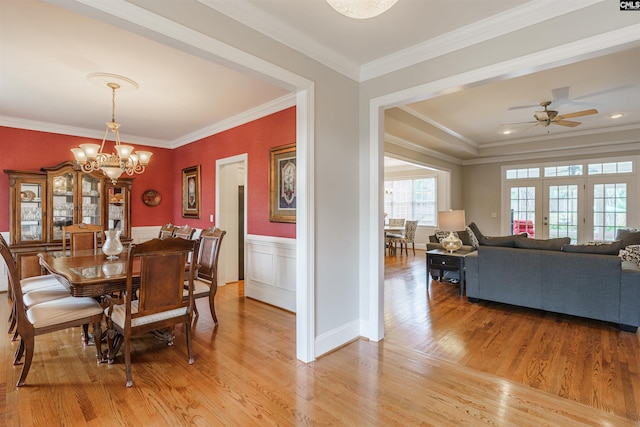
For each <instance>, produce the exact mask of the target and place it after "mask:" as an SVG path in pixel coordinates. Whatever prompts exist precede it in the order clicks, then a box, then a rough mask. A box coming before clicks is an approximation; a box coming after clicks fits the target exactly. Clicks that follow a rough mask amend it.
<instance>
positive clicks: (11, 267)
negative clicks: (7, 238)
mask: <svg viewBox="0 0 640 427" xmlns="http://www.w3.org/2000/svg"><path fill="white" fill-rule="evenodd" d="M0 254H1V255H2V258H3V259H4V262H5V264H6V265H7V270H8V276H9V286H10V287H11V290H12V292H13V300H14V302H15V316H16V332H17V334H18V336H19V337H20V344H19V345H18V348H17V349H16V353H15V357H14V365H19V364H20V360H22V357H23V356H24V364H23V366H22V372H21V373H20V378H19V379H18V382H17V383H16V386H17V387H22V386H23V385H24V382H25V380H26V378H27V374H28V373H29V369H30V368H31V362H32V360H33V354H34V350H35V337H36V336H37V335H43V334H46V333H49V332H55V331H60V330H63V329H67V328H70V327H72V326H83V325H86V324H89V323H92V324H93V335H94V337H97V338H95V339H94V341H95V345H96V357H97V358H98V359H100V357H101V355H102V350H101V343H100V336H102V331H101V325H100V323H101V321H102V315H103V308H102V306H101V305H100V304H99V303H98V301H96V300H95V299H93V298H90V297H73V296H71V295H69V296H67V297H64V298H57V299H54V300H51V301H45V302H41V303H39V304H35V305H33V306H32V307H29V308H27V307H26V306H25V304H24V301H23V293H22V286H21V285H20V279H19V277H18V269H17V266H16V263H15V261H14V260H13V257H12V256H11V251H10V250H9V247H8V246H7V245H5V242H4V241H1V242H0ZM88 339H89V337H88V335H87V334H85V344H88ZM45 358H46V355H45Z"/></svg>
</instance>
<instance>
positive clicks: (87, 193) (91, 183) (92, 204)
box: [80, 174, 102, 225]
mask: <svg viewBox="0 0 640 427" xmlns="http://www.w3.org/2000/svg"><path fill="white" fill-rule="evenodd" d="M100 194H101V189H100V180H99V179H97V178H94V177H93V176H91V175H86V174H85V175H82V218H80V222H83V223H85V224H93V225H101V224H102V219H101V218H100V217H101V214H100V213H101V212H102V209H101V206H100V200H101V198H100Z"/></svg>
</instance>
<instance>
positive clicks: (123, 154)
mask: <svg viewBox="0 0 640 427" xmlns="http://www.w3.org/2000/svg"><path fill="white" fill-rule="evenodd" d="M116 151H117V152H118V155H119V156H120V159H122V160H123V161H124V162H125V163H126V162H127V160H129V156H130V155H131V152H132V151H133V147H132V146H131V145H123V144H120V145H116Z"/></svg>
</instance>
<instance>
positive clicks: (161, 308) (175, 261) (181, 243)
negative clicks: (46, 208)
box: [105, 237, 197, 387]
mask: <svg viewBox="0 0 640 427" xmlns="http://www.w3.org/2000/svg"><path fill="white" fill-rule="evenodd" d="M196 245H197V241H196V240H187V239H181V238H177V237H168V238H165V239H152V240H149V241H147V242H144V243H140V244H138V245H132V246H131V247H130V248H129V260H128V263H127V284H126V291H125V292H124V294H123V295H122V296H123V301H115V300H114V299H113V298H112V297H110V296H107V297H105V298H106V300H107V301H108V302H109V306H108V307H107V308H106V309H105V314H106V315H107V328H108V333H107V342H108V345H109V362H110V363H112V362H113V359H114V357H115V353H116V351H117V350H118V348H119V346H120V343H124V350H123V352H124V360H125V369H126V376H127V382H126V386H127V387H131V386H133V376H132V373H131V337H132V336H134V335H138V334H141V333H146V332H151V331H157V330H162V329H169V330H170V332H169V334H168V335H169V342H168V344H169V345H173V333H172V332H173V326H174V325H176V324H179V323H183V324H184V326H183V327H184V331H185V336H186V340H187V352H188V360H189V364H193V362H194V358H193V353H192V350H191V313H192V309H193V294H192V291H191V290H192V289H193V280H194V276H195V268H194V263H190V264H189V266H190V267H189V269H188V271H185V263H186V262H187V258H188V257H189V255H193V253H194V251H195V248H196ZM134 264H135V265H139V266H140V282H139V289H138V293H137V294H136V293H134V292H135V288H134V277H133V271H134V270H133V269H134ZM185 275H187V277H188V285H189V295H188V298H187V299H186V300H185V299H183V297H182V294H183V287H184V281H185ZM136 295H137V299H135V298H136Z"/></svg>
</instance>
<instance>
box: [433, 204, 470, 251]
mask: <svg viewBox="0 0 640 427" xmlns="http://www.w3.org/2000/svg"><path fill="white" fill-rule="evenodd" d="M465 225H466V224H465V221H464V211H463V210H459V211H453V210H449V211H440V212H438V228H439V229H441V230H444V231H448V232H449V235H448V236H447V237H445V238H444V239H443V240H442V242H440V244H441V245H442V247H443V248H444V249H446V250H448V251H449V253H453V252H455V251H457V250H458V249H460V248H461V247H462V240H460V239H459V238H457V237H456V235H455V234H453V232H454V231H457V230H464V227H465Z"/></svg>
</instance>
